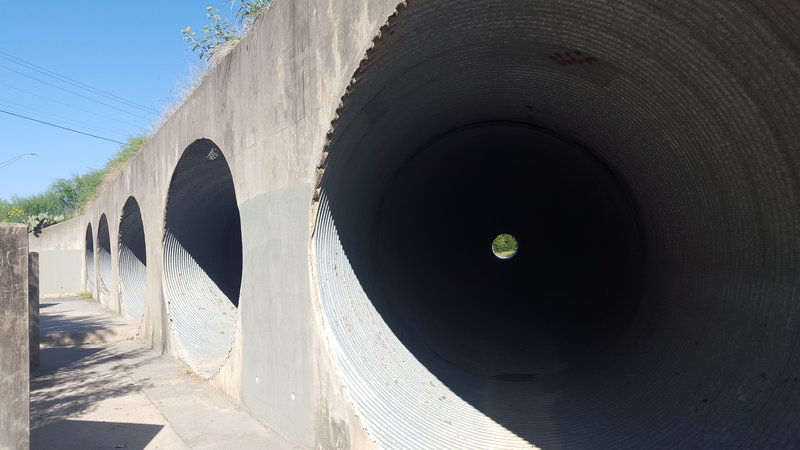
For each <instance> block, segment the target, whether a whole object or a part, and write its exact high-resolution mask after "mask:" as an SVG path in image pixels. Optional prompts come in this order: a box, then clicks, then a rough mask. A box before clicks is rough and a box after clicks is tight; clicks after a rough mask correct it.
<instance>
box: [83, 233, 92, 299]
mask: <svg viewBox="0 0 800 450" xmlns="http://www.w3.org/2000/svg"><path fill="white" fill-rule="evenodd" d="M84 259H85V262H86V290H87V291H88V292H90V293H91V292H92V291H93V290H94V237H92V224H89V225H87V226H86V240H85V244H84Z"/></svg>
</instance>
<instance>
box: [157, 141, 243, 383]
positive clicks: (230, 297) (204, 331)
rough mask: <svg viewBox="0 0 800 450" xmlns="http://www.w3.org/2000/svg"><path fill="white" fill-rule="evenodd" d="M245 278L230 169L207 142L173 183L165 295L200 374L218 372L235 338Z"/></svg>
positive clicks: (196, 147)
mask: <svg viewBox="0 0 800 450" xmlns="http://www.w3.org/2000/svg"><path fill="white" fill-rule="evenodd" d="M241 279H242V234H241V223H240V219H239V207H238V205H237V203H236V193H235V190H234V185H233V178H232V176H231V171H230V168H228V163H227V162H226V160H225V156H224V155H223V154H222V151H221V150H220V149H219V148H218V147H217V146H216V145H215V144H214V143H213V142H211V141H209V140H207V139H201V140H198V141H195V142H194V143H193V144H192V145H190V146H189V147H188V148H187V149H186V150H185V151H184V153H183V156H181V159H180V161H178V165H177V166H176V167H175V172H174V173H173V175H172V181H171V182H170V187H169V196H168V199H167V213H166V221H165V229H164V281H165V285H164V286H165V287H164V294H165V298H166V301H167V311H168V313H169V318H170V323H171V328H172V331H173V333H174V336H175V340H176V342H177V344H178V346H179V348H180V351H181V354H182V356H183V358H184V359H185V360H186V362H187V363H188V364H189V366H190V367H191V368H192V370H194V371H195V372H196V373H197V374H198V375H200V376H202V377H206V378H210V377H212V376H213V375H214V374H216V373H217V372H218V371H219V369H220V368H221V367H222V365H223V364H224V362H225V360H226V358H227V357H228V353H229V352H230V349H231V345H232V343H233V338H234V332H235V330H236V320H237V316H238V311H237V306H238V304H239V289H240V285H241Z"/></svg>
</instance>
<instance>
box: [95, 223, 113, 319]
mask: <svg viewBox="0 0 800 450" xmlns="http://www.w3.org/2000/svg"><path fill="white" fill-rule="evenodd" d="M97 266H98V271H97V273H98V275H100V276H99V277H97V295H98V296H99V297H100V303H101V304H103V305H106V306H108V304H109V303H110V302H111V291H110V290H109V288H108V287H109V286H110V283H111V279H112V274H111V271H112V269H111V238H110V236H109V232H108V219H106V215H105V214H103V215H101V216H100V223H99V224H98V225H97Z"/></svg>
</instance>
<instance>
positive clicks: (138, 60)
mask: <svg viewBox="0 0 800 450" xmlns="http://www.w3.org/2000/svg"><path fill="white" fill-rule="evenodd" d="M206 6H214V7H216V8H219V9H220V10H222V11H223V15H226V16H228V17H231V16H233V13H232V11H231V6H230V4H229V3H227V2H226V1H224V0H205V1H197V0H168V1H163V0H161V1H155V0H140V1H128V2H118V1H104V2H101V1H97V0H95V1H88V0H77V1H70V2H65V1H56V0H43V1H14V2H3V5H2V7H0V110H3V111H7V112H10V113H14V114H19V115H23V116H27V117H30V118H33V119H37V120H42V121H45V122H50V123H53V124H56V125H60V126H63V127H67V128H73V129H75V130H78V131H82V132H85V133H89V134H94V135H97V136H100V137H103V138H107V139H111V140H116V141H125V139H126V138H127V137H130V136H134V135H137V134H140V133H141V132H142V131H143V130H148V129H149V128H150V127H151V126H152V124H153V123H155V122H157V120H158V118H159V117H160V116H161V114H162V112H163V111H164V110H165V109H166V108H167V107H168V105H170V104H171V103H173V102H174V101H175V98H176V94H177V93H178V92H179V91H180V89H181V86H184V85H185V84H186V82H187V81H186V80H187V79H188V77H189V74H190V73H191V72H192V71H196V70H197V67H198V66H199V59H198V58H197V55H196V54H195V53H193V52H192V51H191V49H190V47H189V44H188V43H186V42H184V41H183V40H182V39H181V33H180V30H181V29H183V28H185V27H187V26H191V27H192V28H193V29H195V30H197V31H199V29H200V28H201V27H202V26H203V25H204V24H205V23H206V22H207V20H206V17H205V13H206V11H205V7H206ZM31 65H35V66H38V68H37V67H32V66H31ZM42 69H44V70H42ZM42 72H44V73H42ZM51 72H52V73H55V74H58V75H60V76H63V77H68V78H70V79H72V80H75V81H77V82H79V83H82V84H85V85H86V86H89V87H91V88H93V89H97V90H101V91H104V92H105V94H102V95H101V94H98V93H96V92H92V91H90V90H86V89H83V87H82V86H75V85H74V84H69V83H67V82H64V81H63V79H58V78H54V77H52V76H50V75H51ZM43 82H46V83H49V84H45V83H43ZM52 85H55V86H52ZM64 89H66V90H69V91H72V92H73V93H70V92H67V91H65V90H64ZM75 94H80V96H78V95H75ZM81 96H83V97H89V98H91V99H94V100H96V101H91V100H89V99H87V98H83V97H81ZM109 96H110V97H111V98H109ZM116 97H119V98H122V99H125V100H126V101H127V103H126V102H121V101H118V100H117V99H116ZM98 102H102V103H105V104H107V105H103V104H100V103H98ZM132 103H135V104H136V105H134V104H132ZM139 105H140V106H139ZM0 134H2V142H3V144H2V146H0V163H2V162H3V161H6V160H9V159H11V158H13V157H15V156H17V155H19V154H22V153H37V154H38V156H26V157H24V158H22V159H20V160H18V161H16V162H14V163H13V164H10V165H8V166H6V167H2V168H0V198H5V199H9V198H11V197H12V196H14V195H29V194H33V193H37V192H41V191H43V190H45V189H46V188H47V187H48V186H49V185H50V183H51V182H52V181H53V180H55V179H57V178H68V177H70V176H71V175H73V174H77V173H83V172H85V171H87V170H89V169H97V168H100V167H102V166H103V165H104V164H105V162H106V161H107V160H108V158H109V157H110V156H111V155H113V154H114V153H115V152H116V151H118V150H119V144H116V143H113V142H108V141H105V140H101V139H96V138H93V137H89V136H85V135H81V134H77V133H73V132H68V131H65V130H62V129H58V128H55V127H51V126H47V125H43V124H40V123H36V122H33V121H30V120H26V119H22V118H19V117H16V116H12V115H9V114H7V113H0Z"/></svg>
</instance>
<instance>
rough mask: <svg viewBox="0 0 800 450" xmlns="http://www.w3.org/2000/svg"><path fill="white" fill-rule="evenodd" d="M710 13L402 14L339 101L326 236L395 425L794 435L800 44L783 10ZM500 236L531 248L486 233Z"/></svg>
mask: <svg viewBox="0 0 800 450" xmlns="http://www.w3.org/2000/svg"><path fill="white" fill-rule="evenodd" d="M700 9H701V10H702V11H699V10H698V7H697V5H693V4H689V3H688V2H687V3H686V4H685V5H684V4H680V3H679V4H671V6H670V8H669V10H666V9H658V8H656V7H651V6H647V5H645V4H642V3H641V2H618V3H617V4H615V6H614V7H613V8H610V7H609V6H607V5H603V4H599V3H583V2H581V3H580V5H579V6H578V5H577V4H576V5H575V6H574V7H573V6H567V5H566V4H565V3H559V2H506V3H502V2H501V3H498V2H492V3H491V4H489V3H481V2H478V3H474V2H473V3H469V4H459V5H455V4H452V3H449V4H446V5H445V4H441V3H434V2H414V3H410V4H409V6H407V7H404V8H403V9H402V10H401V11H400V12H399V14H398V15H397V16H393V17H392V18H391V19H390V20H389V22H388V24H387V25H386V26H385V27H384V29H383V30H382V33H381V38H379V39H378V40H377V41H376V42H375V45H374V46H373V47H372V49H371V50H370V52H369V53H368V58H367V59H365V60H364V62H363V63H362V66H361V67H360V68H359V70H358V71H357V72H356V74H355V75H354V78H353V83H352V85H351V86H350V87H349V88H348V93H347V95H346V96H345V97H344V99H343V104H342V107H341V108H340V109H339V110H338V111H337V116H338V118H337V120H336V121H335V123H334V128H333V131H332V132H331V134H330V136H329V138H330V144H329V147H328V148H327V149H326V157H325V158H324V159H323V161H324V162H323V164H321V169H323V170H324V175H323V177H322V180H321V183H320V185H319V186H318V188H319V191H318V192H319V194H318V200H319V204H318V212H317V216H316V223H315V229H314V236H313V245H314V261H315V269H316V277H317V281H318V286H319V297H320V302H321V307H322V312H323V314H324V317H325V324H326V326H327V327H328V331H329V332H330V336H331V337H332V338H331V339H332V342H333V345H332V351H333V353H334V355H335V359H336V361H337V363H338V368H339V370H340V375H341V377H342V380H343V384H344V385H345V386H346V387H347V393H348V395H349V397H350V399H351V400H352V402H353V404H354V405H355V408H356V410H357V412H358V414H359V417H361V419H362V421H363V423H364V426H365V428H366V429H367V430H368V431H369V433H370V436H371V437H373V438H374V439H375V440H376V441H377V442H378V443H379V444H380V445H382V446H384V447H387V448H523V447H525V446H530V445H536V446H541V447H543V448H570V449H572V448H653V447H671V448H679V447H690V448H723V447H724V448H728V447H735V448H748V447H749V448H765V447H781V446H790V447H791V446H793V445H800V433H798V432H797V430H798V429H800V422H798V421H800V418H798V416H797V415H796V414H794V412H793V411H795V410H796V404H797V402H798V401H800V385H799V384H798V381H797V378H796V375H795V374H796V372H797V371H798V370H800V353H798V352H796V351H795V349H796V348H797V347H798V346H799V345H800V336H799V335H798V333H797V332H796V331H797V329H798V327H800V307H798V302H797V301H795V300H796V299H797V298H798V295H797V292H798V281H797V280H798V278H797V275H796V274H797V273H798V269H800V267H798V266H800V259H799V258H798V256H797V255H798V254H800V253H798V252H796V251H795V249H796V248H797V236H798V235H800V216H798V213H797V211H800V209H799V208H798V206H800V205H798V204H797V203H798V202H797V200H796V199H797V198H800V196H798V195H797V194H796V192H795V191H796V188H795V187H796V186H800V180H798V177H797V176H796V175H795V174H796V173H797V172H796V169H797V168H800V164H798V162H796V161H795V159H794V158H792V157H789V156H788V155H789V154H790V153H791V152H789V151H788V150H789V147H790V145H789V144H787V143H788V142H796V139H797V136H796V135H795V134H796V132H795V131H794V130H797V129H800V124H798V123H797V119H796V118H794V117H792V118H791V119H790V118H788V116H787V115H786V114H782V113H781V112H780V111H782V108H790V109H791V108H796V107H795V106H791V105H796V103H795V104H790V103H787V100H786V99H787V98H789V97H791V98H793V99H796V98H797V97H798V88H797V87H796V83H794V81H792V80H793V78H792V75H791V74H790V73H789V72H791V73H800V57H798V56H797V55H796V54H795V53H794V52H793V50H792V47H791V45H789V44H788V43H787V42H786V41H784V40H783V38H782V36H785V31H786V30H784V29H781V28H780V27H781V25H779V24H780V23H782V22H780V21H779V20H778V19H779V18H780V17H783V16H782V15H781V14H777V13H775V12H774V11H771V10H769V8H762V9H761V10H759V11H758V13H757V14H756V13H754V12H753V11H749V10H748V11H744V10H732V9H730V8H722V7H716V6H711V5H709V6H708V7H702V8H700ZM645 17H646V18H647V20H643V18H645ZM676 17H680V18H687V17H691V18H692V19H691V20H690V21H688V22H687V21H681V22H680V24H681V25H680V26H678V25H677V23H676V22H675V20H676V19H675V18H676ZM769 17H772V18H774V19H775V20H777V22H776V21H771V20H770V19H768V18H769ZM656 23H658V24H659V25H655V24H656ZM720 23H739V24H742V23H746V24H748V26H751V27H753V28H752V29H759V30H762V31H763V30H769V31H765V32H764V33H763V34H761V35H759V36H758V38H756V37H754V36H752V35H746V34H742V33H740V32H737V30H741V29H742V26H735V27H730V28H729V29H728V28H725V27H718V25H719V24H720ZM685 27H693V28H692V29H693V30H695V31H697V33H696V34H695V33H692V32H686V30H685ZM678 28H680V30H678ZM711 29H713V32H712V33H709V30H711ZM790 34H792V35H794V34H796V33H795V32H791V33H790ZM734 44H735V45H734ZM767 49H771V50H769V51H772V50H775V51H776V52H777V53H779V54H780V58H781V59H780V60H781V61H784V62H786V64H789V65H791V67H792V69H791V70H789V69H787V72H786V73H779V72H776V71H769V70H767V69H765V68H764V67H765V66H760V65H758V64H756V63H755V59H757V55H761V54H763V53H764V52H766V51H767ZM795 69H796V70H795ZM762 79H763V80H767V79H768V80H769V83H756V82H755V81H754V80H762ZM754 99H758V100H757V102H758V103H757V104H756V103H753V102H754V101H756V100H754ZM708 105H716V106H714V107H709V106H708ZM503 233H507V234H510V235H512V236H514V237H515V238H516V239H518V244H519V248H518V252H517V254H516V255H514V257H513V258H509V259H500V258H498V257H496V256H495V255H494V254H492V252H490V251H488V246H489V244H490V243H491V242H492V240H493V239H495V238H496V237H497V236H498V235H499V234H503Z"/></svg>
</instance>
